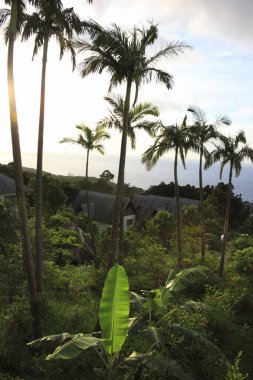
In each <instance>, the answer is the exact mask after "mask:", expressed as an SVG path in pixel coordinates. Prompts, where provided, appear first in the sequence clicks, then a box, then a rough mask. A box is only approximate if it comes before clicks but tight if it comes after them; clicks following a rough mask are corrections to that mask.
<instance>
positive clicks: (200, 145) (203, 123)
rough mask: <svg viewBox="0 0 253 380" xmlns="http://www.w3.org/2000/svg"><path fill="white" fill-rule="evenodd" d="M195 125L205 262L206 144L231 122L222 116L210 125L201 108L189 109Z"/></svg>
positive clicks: (193, 146)
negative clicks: (204, 183) (204, 182)
mask: <svg viewBox="0 0 253 380" xmlns="http://www.w3.org/2000/svg"><path fill="white" fill-rule="evenodd" d="M187 111H189V112H191V113H192V115H193V119H194V124H193V125H192V126H191V129H190V134H191V138H192V141H193V142H194V143H193V144H192V149H193V150H194V151H195V152H197V153H199V192H200V218H201V262H202V263H204V261H205V245H206V242H205V222H204V196H203V158H204V157H206V156H207V155H208V150H207V147H206V144H208V143H209V142H210V141H212V140H213V139H215V138H216V136H217V128H218V127H219V126H220V125H230V124H231V120H230V119H229V118H228V117H227V116H220V117H218V118H217V119H216V121H215V122H214V123H213V124H210V123H209V122H208V120H207V118H206V115H205V113H204V112H203V111H202V109H200V108H199V107H192V106H191V107H189V108H188V110H187Z"/></svg>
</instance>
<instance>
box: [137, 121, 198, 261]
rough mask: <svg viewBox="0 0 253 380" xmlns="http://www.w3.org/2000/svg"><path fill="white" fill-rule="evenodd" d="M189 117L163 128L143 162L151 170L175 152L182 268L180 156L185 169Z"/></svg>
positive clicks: (179, 259)
mask: <svg viewBox="0 0 253 380" xmlns="http://www.w3.org/2000/svg"><path fill="white" fill-rule="evenodd" d="M186 120H187V117H186V116H185V117H184V119H183V122H182V124H181V125H178V124H174V125H169V126H164V125H163V126H162V127H161V131H160V133H159V135H158V136H157V137H156V139H155V142H154V144H153V145H152V146H150V147H149V148H148V149H147V150H146V151H145V152H144V154H143V156H142V162H143V163H144V164H145V166H146V168H147V169H148V170H151V169H152V168H153V166H154V165H155V164H156V163H157V161H158V160H159V158H160V157H161V156H163V155H164V154H165V153H167V152H169V151H170V150H174V151H175V159H174V181H175V196H176V224H177V253H178V263H179V266H180V267H181V266H182V259H183V256H182V241H181V212H180V196H179V185H178V173H177V167H178V156H179V157H180V158H181V161H182V164H183V167H184V168H186V166H185V156H186V153H187V150H188V149H189V148H190V146H191V145H190V141H189V127H188V126H187V124H186Z"/></svg>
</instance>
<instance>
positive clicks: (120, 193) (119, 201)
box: [107, 78, 132, 270]
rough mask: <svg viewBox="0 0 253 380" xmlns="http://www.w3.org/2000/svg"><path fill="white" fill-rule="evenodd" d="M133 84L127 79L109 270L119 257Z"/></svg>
mask: <svg viewBox="0 0 253 380" xmlns="http://www.w3.org/2000/svg"><path fill="white" fill-rule="evenodd" d="M131 86H132V79H131V78H130V79H128V81H127V88H126V96H125V102H124V119H123V131H122V138H121V150H120V160H119V171H118V182H117V192H116V197H115V204H114V213H113V222H112V234H111V243H110V250H109V257H108V265H107V268H108V270H109V269H110V268H111V267H112V266H113V265H114V263H115V260H117V259H118V258H117V245H118V241H119V231H120V219H121V215H122V217H123V212H122V211H121V210H122V208H123V197H124V179H125V178H124V177H125V162H126V149H127V132H128V124H129V110H130V96H131ZM121 213H122V214H121Z"/></svg>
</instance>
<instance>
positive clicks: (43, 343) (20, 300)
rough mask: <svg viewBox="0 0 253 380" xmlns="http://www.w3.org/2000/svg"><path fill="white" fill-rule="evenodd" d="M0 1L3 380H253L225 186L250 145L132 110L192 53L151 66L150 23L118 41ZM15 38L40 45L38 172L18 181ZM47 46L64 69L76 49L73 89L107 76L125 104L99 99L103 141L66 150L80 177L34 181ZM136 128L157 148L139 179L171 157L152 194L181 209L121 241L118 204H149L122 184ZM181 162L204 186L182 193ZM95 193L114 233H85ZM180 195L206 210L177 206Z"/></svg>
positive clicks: (249, 325)
mask: <svg viewBox="0 0 253 380" xmlns="http://www.w3.org/2000/svg"><path fill="white" fill-rule="evenodd" d="M88 2H89V3H92V1H90V0H89V1H88ZM4 3H5V4H6V5H7V6H10V9H1V12H0V24H1V25H4V24H7V26H6V28H5V39H6V42H7V45H8V66H7V68H8V88H9V107H10V125H11V135H12V145H13V163H10V164H8V165H2V164H1V165H0V172H1V173H5V174H7V175H8V176H10V177H12V178H15V183H16V198H15V199H14V198H13V197H8V194H3V195H6V197H3V199H1V200H0V281H1V286H0V306H1V309H0V379H1V380H8V379H9V380H15V379H16V380H32V379H38V380H40V379H41V380H42V379H45V380H47V379H48V380H49V379H52V378H53V379H55V380H58V379H61V380H63V379H70V378H71V379H83V378H85V379H91V380H92V379H96V378H97V377H99V376H100V377H102V378H107V379H111V380H112V379H129V380H131V379H132V380H135V379H143V380H144V379H147V380H148V379H150V380H151V379H154V378H157V379H171V380H176V379H182V380H184V379H185V380H187V379H189V380H190V379H194V380H202V379H207V380H209V379H210V380H224V379H226V380H240V379H241V380H243V379H246V378H249V379H251V378H253V363H252V345H253V322H252V313H253V296H252V293H253V292H252V291H253V280H252V272H253V237H252V236H253V219H252V215H251V212H250V210H249V208H248V207H247V206H246V204H245V203H244V202H243V201H242V199H241V197H240V196H236V195H234V194H233V185H232V182H233V175H234V174H235V175H236V176H239V175H240V172H241V169H242V162H243V161H244V160H246V159H250V160H251V161H252V162H253V150H252V149H251V148H250V147H249V146H248V145H247V141H246V137H245V134H244V132H243V131H240V132H238V133H237V134H236V135H235V137H233V136H230V137H226V136H223V135H221V133H220V132H219V128H218V127H219V126H220V125H221V124H225V125H227V126H229V125H230V124H231V121H230V119H229V118H228V117H226V116H223V117H220V118H218V119H217V121H216V122H215V123H209V122H208V121H207V119H206V116H205V114H204V112H203V111H202V110H200V109H198V108H194V107H189V108H188V110H187V112H188V113H189V115H191V116H193V120H192V121H191V122H189V115H188V114H186V115H185V117H184V119H183V121H182V123H181V124H180V125H178V124H174V125H169V126H168V125H165V124H163V123H162V122H161V121H160V120H158V116H159V110H158V108H157V107H156V106H155V105H152V104H151V103H148V102H145V103H137V100H138V99H139V98H140V96H141V91H140V90H141V85H142V84H143V83H149V82H150V81H152V80H155V81H157V82H160V84H162V85H165V87H166V88H167V89H168V90H170V89H171V88H172V87H173V83H174V82H173V77H172V75H171V74H169V73H168V72H166V71H164V70H161V69H159V68H157V66H156V65H157V63H158V61H159V59H160V58H168V57H170V56H173V55H178V54H181V53H183V52H184V51H185V50H186V49H187V48H188V47H189V46H188V45H187V44H186V43H184V42H180V41H174V40H172V41H169V42H168V43H167V45H166V46H165V47H163V48H161V49H160V51H158V52H156V53H155V54H154V55H151V56H150V55H148V52H150V51H152V49H151V50H150V49H149V48H150V47H151V48H152V47H153V45H154V44H155V43H156V42H157V39H158V26H157V25H154V24H152V23H149V24H148V26H147V27H144V26H143V27H142V28H140V27H137V26H134V27H133V28H132V30H131V31H125V30H123V29H122V28H121V27H120V26H118V25H115V24H113V25H112V26H111V27H106V28H104V27H103V26H101V25H99V24H97V23H96V22H95V21H81V20H80V19H79V16H78V15H77V14H76V13H74V9H73V8H68V9H64V8H63V5H62V2H61V0H54V1H51V0H50V1H49V0H30V1H27V3H29V4H30V5H31V6H33V7H34V9H35V10H36V12H34V13H32V14H28V13H27V12H28V10H27V9H26V2H25V1H23V0H5V1H4ZM84 32H85V33H86V34H84ZM74 33H76V34H78V35H79V36H78V38H76V35H74ZM19 35H20V36H21V37H22V39H28V38H30V37H31V36H34V37H35V46H34V51H33V54H35V55H36V54H37V52H38V49H39V48H40V47H42V48H43V59H42V79H41V97H40V116H39V134H38V150H37V170H36V171H29V170H26V171H23V168H22V160H21V150H20V142H19V134H18V117H17V107H16V100H15V87H14V75H13V66H14V47H15V43H16V40H17V37H18V36H19ZM53 36H54V37H56V40H57V42H58V43H59V46H60V58H61V57H62V55H63V53H64V52H65V50H70V52H71V56H72V61H73V68H74V67H75V59H76V53H77V52H78V53H85V56H84V59H83V60H82V62H81V65H80V72H81V76H82V77H85V76H87V75H89V74H92V73H99V74H102V72H103V71H107V72H109V74H110V89H111V88H112V87H115V86H117V85H122V86H125V88H124V87H123V88H124V91H125V96H124V97H121V96H117V97H116V98H112V97H106V100H107V101H108V102H109V104H110V105H111V106H112V110H111V111H110V115H109V116H106V117H105V118H104V119H103V120H101V121H100V122H99V123H98V126H97V127H96V128H94V129H90V128H89V127H87V126H85V125H79V126H77V128H78V130H80V131H81V134H80V135H79V136H78V138H77V139H71V138H64V139H63V140H62V141H61V142H70V143H77V144H78V145H80V146H81V147H82V148H84V149H85V150H86V173H85V178H83V179H81V178H75V177H65V178H63V177H58V176H55V175H52V174H49V173H43V170H42V169H43V129H44V112H45V109H44V108H45V96H46V94H45V83H46V66H47V51H48V44H49V41H50V39H51V37H53ZM85 36H86V37H85ZM87 36H88V37H87ZM150 117H151V119H152V120H151V119H150ZM112 127H113V128H116V129H118V130H119V131H120V133H121V135H122V140H121V147H120V154H119V170H118V178H117V183H116V184H115V183H113V182H112V181H113V179H114V174H113V173H110V172H109V171H108V170H105V171H104V172H103V173H101V175H100V178H99V179H94V178H89V176H88V165H89V154H90V152H91V151H92V150H98V151H99V152H100V153H103V152H104V149H103V145H102V144H101V143H102V142H103V140H104V139H105V138H109V134H108V132H107V128H112ZM137 129H143V130H145V131H146V132H148V133H149V135H150V136H151V137H153V138H154V143H153V144H152V145H151V146H150V147H149V148H148V149H147V150H146V152H144V154H143V156H142V162H143V163H144V164H145V165H146V167H147V169H151V168H152V167H153V166H154V165H155V164H156V162H157V161H158V160H159V158H160V157H161V156H162V155H164V154H165V153H167V152H168V151H171V150H172V151H173V152H174V183H170V184H167V185H166V184H165V183H163V182H162V183H161V184H160V185H158V186H151V187H150V188H149V189H148V190H147V191H146V193H147V194H157V195H163V196H170V197H174V196H175V198H176V207H175V215H174V214H172V213H170V212H168V211H165V210H160V211H158V210H156V211H157V212H156V214H155V215H148V216H146V217H143V218H137V221H136V223H135V224H133V225H131V226H130V227H128V228H127V229H126V230H124V229H123V199H124V195H128V196H131V195H135V194H140V193H144V190H143V189H138V188H136V187H134V186H133V187H131V186H130V185H127V184H125V180H124V179H125V164H126V160H127V141H128V138H129V139H130V142H131V147H132V148H134V147H135V143H136V135H135V131H136V130H137ZM206 144H209V145H210V148H211V149H207V147H206ZM190 150H192V151H194V152H195V153H197V154H198V155H199V188H195V187H194V186H190V185H187V186H183V187H181V186H180V183H179V181H178V175H177V165H178V160H179V159H181V161H182V163H183V166H184V167H185V165H186V162H187V161H186V157H187V153H188V151H190ZM216 162H220V165H221V166H220V179H221V178H222V172H223V168H224V166H225V165H228V166H229V182H228V184H224V183H223V182H220V183H218V184H217V185H216V186H211V187H210V186H205V185H204V184H203V180H202V171H203V169H208V167H210V166H211V165H212V164H214V163H216ZM217 182H218V179H217ZM24 184H25V185H27V186H28V187H29V189H26V188H25V187H24ZM83 188H85V189H86V209H87V213H81V214H75V213H74V211H73V210H72V208H71V206H70V205H71V202H72V201H73V200H74V199H75V197H76V196H77V194H78V193H79V191H80V189H83ZM25 190H26V191H25ZM91 190H95V191H101V192H106V193H110V194H115V206H114V213H113V219H112V225H105V226H103V228H102V227H101V225H100V226H99V225H98V223H96V221H93V220H92V217H91V210H90V205H89V191H91ZM182 197H185V198H189V199H199V200H200V205H199V206H196V205H193V204H192V205H189V206H185V207H184V208H181V206H180V198H182ZM119 262H120V264H121V265H119ZM46 359H47V360H46Z"/></svg>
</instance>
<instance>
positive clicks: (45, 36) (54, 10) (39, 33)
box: [22, 0, 82, 292]
mask: <svg viewBox="0 0 253 380" xmlns="http://www.w3.org/2000/svg"><path fill="white" fill-rule="evenodd" d="M81 30H82V27H81V21H80V19H79V17H78V16H77V15H76V14H75V12H74V11H73V8H67V9H63V6H62V2H61V0H57V1H51V0H50V1H48V0H46V1H45V0H39V2H38V12H34V13H33V14H31V15H27V16H26V18H25V24H24V30H23V33H22V39H24V40H26V39H28V38H29V37H30V36H33V35H35V43H34V50H33V58H34V56H35V55H36V54H37V53H38V50H39V48H40V47H43V55H42V73H41V92H40V113H39V129H38V147H37V172H36V223H35V224H36V252H35V275H36V276H35V277H36V281H37V288H38V291H39V292H41V291H42V290H43V287H44V273H43V258H42V166H43V141H44V115H45V91H46V68H47V55H48V45H49V42H50V40H51V39H52V38H53V37H55V39H56V41H57V42H58V44H59V47H60V58H62V56H63V54H64V52H65V51H66V50H68V51H70V53H71V57H72V62H73V69H74V68H75V51H74V48H73V46H72V44H71V40H70V39H71V38H72V37H73V34H74V32H76V33H80V32H81Z"/></svg>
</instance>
